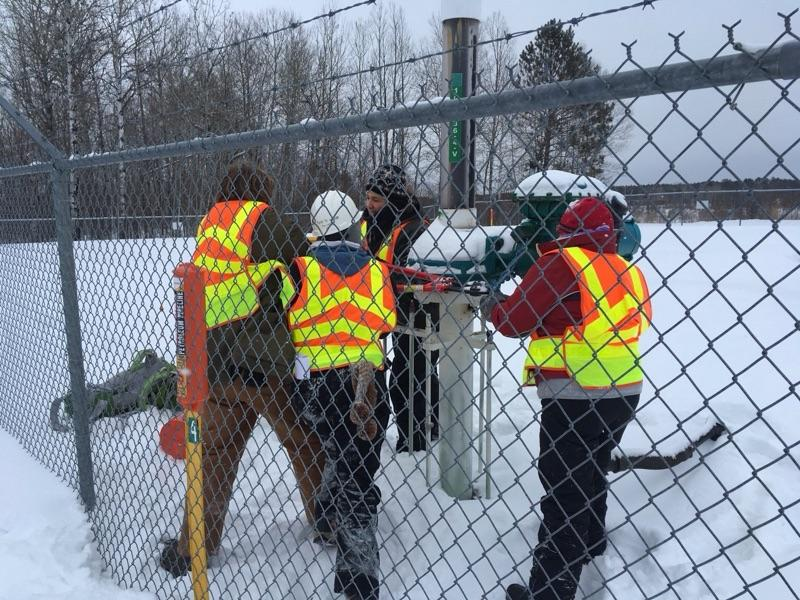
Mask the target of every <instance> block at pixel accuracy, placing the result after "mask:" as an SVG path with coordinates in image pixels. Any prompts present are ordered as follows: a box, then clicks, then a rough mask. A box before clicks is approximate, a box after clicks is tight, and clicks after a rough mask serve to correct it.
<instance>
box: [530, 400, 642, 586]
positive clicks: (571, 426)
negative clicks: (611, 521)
mask: <svg viewBox="0 0 800 600" xmlns="http://www.w3.org/2000/svg"><path fill="white" fill-rule="evenodd" d="M638 402H639V395H638V394H637V395H633V396H626V397H625V398H607V399H603V400H553V399H552V398H546V399H543V400H542V417H541V432H540V434H539V479H540V480H541V482H542V485H543V486H544V490H545V495H544V496H543V497H542V503H541V510H542V523H541V525H540V527H539V544H538V545H537V547H536V550H535V551H534V561H533V569H532V570H531V580H530V589H531V590H532V591H533V597H534V598H535V599H536V600H555V599H557V600H572V598H574V597H575V592H576V590H577V587H578V581H579V579H580V574H581V569H582V567H583V565H584V564H586V563H587V562H589V561H590V560H591V559H592V557H595V556H599V555H600V554H602V553H603V552H604V551H605V548H606V533H605V519H606V511H607V504H606V496H607V491H608V480H607V478H606V471H607V470H608V465H609V462H610V461H611V450H612V449H613V448H614V447H615V446H616V445H617V444H618V443H619V441H620V439H621V438H622V434H623V432H624V431H625V427H626V426H627V424H628V422H629V421H630V420H631V418H632V417H633V413H634V411H635V410H636V405H637V404H638Z"/></svg>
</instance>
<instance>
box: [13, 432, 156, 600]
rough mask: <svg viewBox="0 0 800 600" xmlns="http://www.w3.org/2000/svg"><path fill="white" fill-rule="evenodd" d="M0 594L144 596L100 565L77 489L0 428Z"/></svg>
mask: <svg viewBox="0 0 800 600" xmlns="http://www.w3.org/2000/svg"><path fill="white" fill-rule="evenodd" d="M0 455H2V457H3V460H2V461H0V481H3V482H5V483H6V485H4V486H3V488H2V491H0V598H2V599H7V600H33V599H42V600H44V599H45V598H46V599H48V600H72V599H74V598H81V599H82V600H145V599H146V598H150V599H152V598H154V596H153V594H151V593H143V592H134V591H126V590H122V589H120V588H119V587H117V586H115V585H114V584H113V582H111V581H110V580H109V579H108V577H107V576H106V575H103V574H102V573H101V572H100V571H101V567H102V563H101V561H100V559H99V556H98V555H97V550H96V548H95V546H94V544H93V542H92V532H91V529H90V527H89V522H88V520H87V518H86V514H85V513H84V512H83V509H82V508H81V506H80V504H79V503H78V501H77V499H76V497H75V493H74V492H73V491H72V490H71V489H69V488H68V487H67V486H66V485H65V484H64V483H63V482H62V481H60V480H59V479H58V478H57V477H56V476H55V475H53V474H52V473H51V472H49V471H48V470H47V469H45V467H43V466H42V465H41V464H40V463H39V462H37V461H36V460H34V459H33V458H32V457H31V456H29V455H28V454H26V453H25V451H24V450H23V449H22V447H21V446H20V445H19V444H18V443H17V441H16V440H14V438H12V437H11V436H10V435H9V434H8V433H6V432H5V431H3V430H0Z"/></svg>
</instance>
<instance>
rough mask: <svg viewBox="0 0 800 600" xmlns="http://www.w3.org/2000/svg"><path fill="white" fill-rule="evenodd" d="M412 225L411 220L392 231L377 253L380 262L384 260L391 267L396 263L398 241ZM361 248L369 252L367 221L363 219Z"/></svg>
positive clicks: (376, 256)
mask: <svg viewBox="0 0 800 600" xmlns="http://www.w3.org/2000/svg"><path fill="white" fill-rule="evenodd" d="M409 223H411V220H408V221H403V222H402V223H399V224H398V225H397V227H395V228H394V229H392V233H391V235H389V236H388V237H387V238H386V239H385V240H384V241H383V243H382V244H381V247H380V248H378V251H377V252H376V253H375V255H374V256H375V258H377V259H378V260H382V261H383V262H385V263H389V264H390V265H391V264H393V263H394V249H395V246H396V245H397V240H398V238H399V237H400V234H401V233H402V231H403V229H405V228H406V226H407V225H408V224H409ZM361 247H362V248H364V250H366V251H367V252H369V251H370V250H369V244H368V243H367V221H366V220H364V219H362V220H361Z"/></svg>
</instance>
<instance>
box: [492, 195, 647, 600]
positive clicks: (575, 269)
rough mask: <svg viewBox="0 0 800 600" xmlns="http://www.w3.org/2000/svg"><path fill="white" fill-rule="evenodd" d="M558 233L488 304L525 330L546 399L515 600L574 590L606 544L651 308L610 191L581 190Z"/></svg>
mask: <svg viewBox="0 0 800 600" xmlns="http://www.w3.org/2000/svg"><path fill="white" fill-rule="evenodd" d="M557 234H558V238H557V239H556V240H555V241H553V242H549V243H544V244H540V245H539V246H538V247H537V251H538V253H539V257H538V259H537V260H536V262H535V263H534V265H533V266H532V267H531V268H530V269H529V271H528V272H527V273H526V274H525V277H524V278H523V279H522V281H521V283H520V285H519V287H518V288H517V289H516V290H515V291H514V293H513V294H512V295H511V296H510V297H508V298H504V297H502V296H499V297H498V296H492V295H490V296H488V297H487V298H486V299H484V301H483V302H482V304H481V312H482V314H483V316H484V318H486V319H487V320H490V321H491V322H492V323H493V324H494V326H495V328H496V329H497V331H498V332H499V333H501V334H503V335H507V336H511V337H527V336H529V337H530V341H529V345H528V351H527V355H526V358H525V363H524V366H523V374H522V383H523V385H524V386H536V388H537V393H538V395H539V398H540V399H541V402H542V413H541V422H540V433H539V446H540V452H539V460H538V463H537V466H538V471H539V478H540V480H541V482H542V485H543V487H544V491H545V494H544V496H543V498H542V502H541V511H542V522H541V525H540V527H539V535H538V545H537V546H536V548H535V550H534V566H533V569H532V570H531V576H530V579H529V581H528V585H519V584H512V585H511V586H509V587H508V588H507V591H506V597H507V598H508V599H509V600H530V599H533V598H535V599H536V600H545V599H547V600H555V599H557V600H572V599H573V598H574V597H575V593H576V590H577V586H578V580H579V578H580V573H581V570H582V568H583V565H585V564H587V563H588V562H589V561H590V560H592V558H594V557H596V556H599V555H601V554H603V552H604V551H605V548H606V544H607V540H606V534H605V516H606V508H607V507H606V495H607V486H608V481H607V479H606V472H607V470H608V465H609V462H610V460H611V451H612V449H613V448H614V446H615V445H617V444H618V443H619V441H620V439H621V438H622V434H623V432H624V431H625V427H626V426H627V424H628V422H629V421H630V420H631V418H632V417H633V414H634V411H635V410H636V406H637V404H638V402H639V395H640V393H641V389H642V378H643V375H642V370H641V367H640V364H639V337H640V336H641V334H642V332H643V331H644V330H645V329H647V327H648V326H649V325H650V321H651V319H652V311H651V307H650V294H649V291H648V289H647V283H646V281H645V278H644V275H643V274H642V272H641V271H640V270H639V268H638V267H637V266H635V265H632V264H631V263H629V262H628V261H626V260H625V259H623V258H622V257H620V256H618V255H617V254H616V236H615V233H614V221H613V216H612V214H611V212H610V210H609V209H608V207H607V205H606V204H605V203H604V202H602V201H601V200H598V199H596V198H581V199H579V200H576V201H574V202H573V203H572V204H570V206H569V207H568V208H567V209H566V211H565V212H564V215H563V216H562V218H561V220H560V223H559V225H558V228H557Z"/></svg>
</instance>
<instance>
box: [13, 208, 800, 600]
mask: <svg viewBox="0 0 800 600" xmlns="http://www.w3.org/2000/svg"><path fill="white" fill-rule="evenodd" d="M641 227H642V234H643V240H644V244H645V253H644V255H643V256H641V257H639V259H638V261H639V265H640V266H641V267H642V269H643V270H644V272H645V275H646V276H647V279H648V281H649V284H650V287H651V292H652V293H653V308H654V315H655V323H654V327H653V328H652V329H651V330H650V331H649V332H648V333H647V334H646V336H645V338H644V339H643V342H642V349H643V353H644V354H643V365H644V369H645V372H646V382H645V389H644V392H643V394H642V402H641V404H640V407H639V410H638V412H637V421H636V422H635V423H633V424H632V425H631V426H630V427H629V428H628V430H627V431H626V433H625V436H624V438H623V441H622V450H623V451H624V452H625V453H626V454H637V453H639V452H646V451H649V450H651V449H652V447H653V446H654V445H655V446H656V447H657V448H658V449H659V451H660V452H662V453H663V454H672V453H674V451H675V450H676V449H678V448H680V447H682V446H683V445H684V444H685V441H686V440H687V439H688V438H693V437H695V436H696V435H698V434H700V433H702V432H704V430H705V429H706V428H707V427H708V425H709V424H711V423H712V422H714V421H715V420H717V419H719V420H722V421H723V422H724V423H725V424H726V425H727V427H728V430H729V432H730V434H729V435H724V436H723V437H722V438H721V439H720V440H718V441H717V442H707V443H706V444H704V445H703V446H702V448H701V450H700V452H699V453H698V454H697V455H696V456H695V457H694V458H692V459H690V460H689V461H687V462H686V463H684V464H682V465H680V466H678V467H676V468H674V469H672V470H668V471H629V472H623V473H619V474H617V475H614V476H613V477H612V482H611V495H610V498H609V512H608V519H607V524H608V530H609V539H610V544H609V549H608V551H607V553H606V555H605V556H603V557H602V558H600V559H597V560H595V561H594V562H593V563H592V564H591V565H590V566H588V567H587V568H586V569H585V570H584V573H583V576H582V579H581V592H580V593H579V594H578V599H579V600H580V599H581V598H583V597H591V598H593V599H594V598H609V599H615V598H625V599H626V600H640V599H643V598H651V597H658V598H659V599H667V600H679V599H684V598H693V599H695V598H697V599H703V600H705V599H712V598H714V599H723V598H726V599H727V598H733V597H753V598H776V599H779V598H780V599H782V598H791V597H794V596H793V594H794V593H795V592H792V591H791V590H797V589H800V562H797V561H795V559H796V558H797V556H798V544H797V541H798V534H797V528H798V526H800V503H798V500H800V477H798V461H800V451H799V450H798V447H800V429H799V428H798V426H797V424H798V423H799V422H800V399H799V398H798V393H797V390H796V388H795V387H794V386H796V385H797V382H798V381H799V380H800V363H798V361H797V356H799V355H800V335H798V332H797V325H796V319H797V313H798V302H797V298H800V269H798V265H799V264H800V260H799V258H800V257H798V253H797V251H796V250H794V249H793V247H792V246H791V245H790V243H789V242H791V243H794V242H793V241H794V240H797V239H800V223H798V222H796V221H782V222H780V223H779V224H777V225H775V226H773V223H772V222H769V221H744V222H742V224H741V225H737V224H735V223H733V222H725V223H724V224H723V226H722V227H721V228H720V227H718V225H717V223H696V224H686V225H672V226H670V227H667V226H665V225H661V224H659V225H651V224H643V225H641ZM434 231H435V230H434ZM481 239H482V236H477V235H476V236H475V237H474V238H473V237H470V236H469V235H466V236H464V235H463V233H459V234H458V242H457V244H458V246H457V247H458V248H459V249H460V246H461V244H462V243H463V245H464V251H465V253H466V254H467V255H470V254H475V253H477V252H478V251H479V250H480V249H481V248H482V241H481ZM448 244H449V242H448ZM449 247H453V246H449ZM192 248H193V242H192V241H191V240H127V241H118V242H78V243H76V262H77V265H78V269H79V278H78V279H79V281H78V288H79V293H80V298H81V323H82V327H83V331H84V337H85V342H84V353H85V359H86V365H87V378H88V379H89V381H100V380H102V379H105V378H107V377H109V376H110V375H112V374H113V373H115V372H117V371H119V370H120V369H121V368H123V367H124V366H126V365H127V364H128V362H129V361H130V359H131V357H132V355H133V353H134V352H135V351H136V350H137V349H140V348H143V347H152V348H155V349H156V350H158V351H159V352H161V353H162V354H163V355H165V356H166V357H167V358H170V357H172V355H173V345H174V343H173V341H172V337H173V322H172V317H171V314H170V313H171V302H172V291H171V275H170V274H171V272H172V268H173V267H174V265H175V264H176V263H177V262H178V261H179V260H181V258H185V257H188V256H189V254H190V252H191V250H192ZM743 255H745V256H746V259H747V260H746V261H743V260H742V257H743ZM454 256H460V255H459V254H458V253H457V252H456V253H454ZM31 261H35V262H36V264H37V277H38V279H37V285H38V286H39V287H37V288H36V289H37V290H38V292H39V293H37V294H35V295H32V294H30V289H31V286H32V285H33V284H31V283H30V280H29V279H28V278H24V277H22V276H21V274H24V273H27V272H28V268H29V267H28V265H29V264H31ZM0 276H2V277H3V281H5V282H6V284H5V285H4V288H3V290H2V294H3V296H2V298H3V299H2V302H3V303H4V304H3V305H4V306H8V307H10V308H9V310H8V311H7V312H6V314H2V313H0V372H2V373H3V377H0V426H2V427H3V428H5V429H8V430H11V431H12V432H13V433H14V434H15V435H17V436H18V437H20V438H22V439H24V440H25V444H26V446H27V447H28V449H29V451H31V452H34V453H36V455H37V458H38V459H39V460H41V461H43V462H45V463H46V464H47V465H48V466H49V467H50V468H51V469H53V470H55V471H56V472H58V473H59V475H61V476H62V477H63V478H64V479H66V480H67V482H68V483H69V484H70V485H71V486H73V487H74V486H75V485H76V484H75V475H74V458H73V457H74V450H73V448H72V440H71V436H70V435H61V434H54V433H53V432H50V431H49V430H48V429H47V411H46V406H47V405H48V404H49V400H50V399H51V398H53V397H55V396H58V395H61V394H63V393H64V392H65V391H66V390H67V388H68V378H67V371H66V359H65V354H64V352H65V350H64V341H63V324H62V319H63V317H61V316H60V310H61V307H60V296H59V294H58V261H57V256H56V253H55V245H54V244H18V245H2V246H0ZM513 286H514V282H507V283H506V284H505V286H504V291H506V292H508V291H510V290H511V289H513ZM23 311H24V312H23ZM12 314H25V315H30V316H32V318H29V317H26V318H24V319H14V318H12V317H11V316H10V315H12ZM495 341H496V344H497V349H496V350H495V351H494V354H493V372H492V375H491V377H490V378H489V379H490V382H491V404H492V414H493V419H492V431H491V433H492V457H493V458H492V460H493V462H492V468H491V476H492V490H493V491H492V495H491V497H490V498H485V497H482V498H478V499H476V500H472V501H453V500H452V499H451V498H449V497H448V496H447V495H446V494H444V493H443V492H442V491H441V489H439V487H438V486H436V485H434V486H433V487H432V488H430V489H429V488H428V487H427V486H426V483H425V475H424V464H425V455H424V453H418V454H416V455H414V456H412V457H408V456H406V455H395V454H394V451H393V448H394V443H395V441H396V439H397V434H396V431H395V430H394V429H390V431H389V434H388V439H387V442H386V443H385V444H384V447H383V451H382V456H381V459H382V469H381V470H380V471H379V477H378V484H379V486H380V487H381V489H382V491H383V501H382V505H381V509H380V514H379V532H378V539H379V542H380V544H381V573H382V582H383V584H382V585H383V588H382V597H385V598H397V599H399V598H406V599H409V600H421V599H423V598H444V599H446V600H461V599H469V600H471V599H472V598H476V597H487V598H490V599H492V598H502V588H501V586H503V585H508V584H510V583H513V582H520V581H523V580H524V579H525V578H526V577H527V572H528V570H529V568H530V560H531V558H530V557H531V551H532V548H533V546H534V545H535V543H536V528H537V527H538V524H539V514H540V513H539V510H538V500H539V497H540V495H541V493H542V488H541V485H540V483H539V481H538V477H537V475H536V470H535V463H534V460H535V458H536V456H537V454H538V442H537V440H538V423H537V419H538V413H539V411H540V410H541V407H540V403H539V400H538V398H537V396H536V393H535V390H533V389H525V390H523V391H521V390H520V388H519V383H518V381H519V374H520V371H521V366H522V360H523V351H524V345H525V340H515V339H506V338H502V337H496V339H495ZM42 356H45V357H47V358H48V360H46V361H42V360H41V357H42ZM475 371H476V372H475V373H474V381H475V388H474V389H475V392H476V393H477V391H478V389H479V388H478V381H479V378H478V374H477V369H476V370H475ZM703 398H705V400H704V399H703ZM445 401H446V400H445ZM169 416H170V415H169V413H167V412H163V411H158V410H154V409H153V410H149V411H147V412H144V413H139V414H137V415H135V416H132V417H130V418H128V419H127V420H122V419H113V420H108V419H107V420H103V421H102V422H99V423H97V424H96V425H95V426H94V427H93V432H92V450H93V460H94V464H95V468H96V473H97V476H96V487H97V497H98V505H97V508H96V509H95V512H94V515H93V528H94V532H95V535H96V538H97V547H98V551H99V552H100V554H101V556H102V558H103V560H104V562H105V563H106V564H107V565H109V567H110V568H109V574H113V577H114V578H115V579H116V580H117V581H118V582H119V583H122V584H123V585H124V586H126V587H133V588H138V589H147V590H148V591H150V592H152V593H154V594H156V595H157V596H158V597H159V598H185V597H189V594H190V581H189V578H188V577H184V578H181V579H180V580H173V579H172V578H170V577H169V576H167V575H165V574H164V572H163V571H161V570H160V569H159V568H158V565H157V561H158V552H159V549H160V546H161V544H162V543H163V541H164V540H165V539H167V538H168V537H170V536H173V535H174V534H175V532H176V531H177V529H178V527H179V524H180V519H181V514H182V506H181V503H182V498H183V494H184V489H185V485H184V483H183V477H184V475H183V466H182V464H181V463H179V462H175V461H173V460H172V459H170V458H168V457H166V456H165V455H164V454H163V453H161V452H160V450H159V449H158V429H159V427H160V426H161V425H162V424H163V423H165V422H166V421H167V419H168V418H169ZM474 422H475V424H476V426H477V423H478V418H477V415H474ZM433 458H434V460H433V473H432V475H433V480H434V482H435V480H436V477H437V473H438V468H437V466H436V464H435V463H436V461H435V458H436V454H434V457H433ZM7 462H9V461H7ZM474 463H475V464H476V465H480V464H481V463H480V462H479V460H478V457H477V456H475V458H474ZM28 471H30V469H29V468H28V467H25V471H24V473H25V474H24V475H22V474H17V475H16V476H14V475H13V474H12V475H11V476H10V477H12V479H9V478H6V479H4V480H3V481H9V480H12V481H15V482H25V481H26V480H27V479H29V476H28ZM474 485H475V487H476V488H480V489H483V485H484V479H483V473H482V472H481V470H480V469H478V470H477V471H476V473H475V484H474ZM17 487H19V484H18V483H15V486H14V487H13V488H12V489H16V488H17ZM2 489H3V491H2V492H0V496H2V497H3V498H5V497H6V496H9V494H8V493H7V489H9V488H8V487H3V488H2ZM22 493H24V492H20V494H22ZM13 494H14V499H15V500H16V494H17V492H16V491H14V492H13ZM42 496H44V495H42ZM45 499H46V498H45V497H43V498H41V501H43V502H44V501H45ZM5 502H6V500H5V499H4V500H3V503H4V504H5ZM9 502H10V500H9ZM20 503H24V504H30V503H31V500H30V499H25V498H24V499H21V500H20ZM57 504H58V509H59V514H60V515H61V521H59V522H60V523H62V524H63V523H66V522H67V521H68V519H67V518H66V517H65V516H64V514H63V513H64V511H65V508H64V507H68V506H69V503H68V502H67V501H66V500H60V501H58V503H57ZM532 507H533V508H532ZM2 514H5V512H3V513H2ZM2 514H0V517H2ZM18 519H19V518H18V517H14V520H18ZM70 521H71V519H70ZM34 524H35V523H34ZM31 526H33V524H32V525H31ZM8 527H9V525H0V528H2V529H7V528H8ZM0 535H2V532H0ZM73 537H74V538H75V539H80V540H85V539H87V538H82V537H80V536H78V535H74V536H70V539H71V538H73ZM308 537H309V535H308V529H307V527H306V526H305V523H304V519H303V516H302V504H301V502H300V497H299V494H298V492H297V490H296V486H295V483H294V481H293V477H292V475H291V472H290V470H289V464H288V461H287V459H286V456H285V454H284V453H283V452H282V450H281V448H280V446H279V444H278V443H277V441H276V439H275V435H274V434H273V433H272V432H271V431H270V429H269V428H268V427H267V426H266V425H265V424H263V423H261V424H260V425H259V426H258V427H257V428H256V431H255V433H254V435H253V437H252V438H251V440H250V442H249V443H248V446H247V450H246V453H245V456H244V458H243V461H242V466H241V468H240V471H239V475H238V479H237V488H236V491H235V493H234V497H233V500H232V502H231V510H230V514H229V518H228V521H227V523H226V531H225V535H224V538H223V543H222V550H221V553H220V555H218V556H216V557H214V558H213V559H212V561H211V566H210V579H211V597H212V598H221V597H263V598H270V599H272V598H274V599H276V600H278V599H280V600H283V599H293V598H296V599H301V598H302V599H306V598H313V599H318V600H329V599H331V598H337V597H338V596H337V595H336V594H334V593H333V581H332V576H331V573H332V568H333V560H334V552H333V551H332V550H330V549H325V548H321V547H319V546H316V545H314V544H312V543H311V542H310V541H309V539H308ZM37 539H38V538H37ZM63 543H64V544H66V542H63ZM58 547H59V548H60V547H62V546H58ZM80 547H81V548H85V544H83V543H81V544H80ZM16 552H17V555H19V552H20V551H16ZM62 554H66V552H62ZM61 558H64V557H62V556H59V557H58V559H59V560H60V559H61ZM64 559H65V560H66V558H64ZM53 560H54V559H53V558H50V557H49V556H48V558H46V559H44V560H41V561H40V564H43V565H46V566H47V567H48V572H47V573H45V572H44V571H43V569H44V567H36V566H35V565H32V566H31V567H30V569H39V570H37V571H34V572H35V573H37V577H36V578H35V579H31V580H29V585H30V586H35V585H42V586H44V585H56V583H57V582H58V581H63V578H61V577H60V576H59V577H57V576H55V575H52V576H51V571H53V570H54V569H56V567H55V566H53V565H52V562H53ZM87 560H88V559H87ZM20 570H21V569H20ZM82 573H83V571H82ZM776 573H777V575H776ZM20 577H21V575H20ZM87 577H88V575H87ZM51 579H52V581H51ZM0 581H3V579H2V578H0ZM604 586H605V587H606V588H607V589H606V591H599V590H602V589H603V587H604ZM31 589H37V588H34V587H31ZM0 596H1V595H0ZM12 597H13V598H18V597H20V596H12ZM22 597H23V598H24V597H25V596H24V595H23V596H22ZM75 597H84V596H82V595H76V596H75ZM89 597H91V595H90V596H89ZM109 597H114V596H109Z"/></svg>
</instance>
